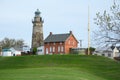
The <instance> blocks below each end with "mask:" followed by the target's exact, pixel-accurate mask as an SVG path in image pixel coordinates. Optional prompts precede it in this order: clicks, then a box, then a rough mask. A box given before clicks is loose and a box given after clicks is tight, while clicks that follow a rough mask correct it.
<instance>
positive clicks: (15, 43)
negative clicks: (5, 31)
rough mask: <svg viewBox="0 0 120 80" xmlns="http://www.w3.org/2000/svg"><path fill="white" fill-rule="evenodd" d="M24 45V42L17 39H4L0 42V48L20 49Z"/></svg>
mask: <svg viewBox="0 0 120 80" xmlns="http://www.w3.org/2000/svg"><path fill="white" fill-rule="evenodd" d="M23 45H24V40H22V39H19V40H15V39H9V38H4V39H3V40H1V41H0V46H2V48H11V47H21V46H23Z"/></svg>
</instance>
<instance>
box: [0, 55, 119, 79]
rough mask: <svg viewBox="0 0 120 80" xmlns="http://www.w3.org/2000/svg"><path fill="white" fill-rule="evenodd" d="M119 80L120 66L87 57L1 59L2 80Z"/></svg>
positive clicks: (116, 63) (0, 76)
mask: <svg viewBox="0 0 120 80" xmlns="http://www.w3.org/2000/svg"><path fill="white" fill-rule="evenodd" d="M53 79H54V80H119V79H120V63H119V62H117V61H114V60H111V59H108V58H105V57H100V56H86V55H41V56H18V57H0V80H53Z"/></svg>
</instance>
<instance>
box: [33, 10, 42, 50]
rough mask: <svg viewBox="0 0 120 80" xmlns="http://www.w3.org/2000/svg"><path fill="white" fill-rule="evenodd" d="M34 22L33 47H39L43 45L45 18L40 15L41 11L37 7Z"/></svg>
mask: <svg viewBox="0 0 120 80" xmlns="http://www.w3.org/2000/svg"><path fill="white" fill-rule="evenodd" d="M32 23H33V32H32V46H31V47H32V49H33V48H37V47H40V46H42V45H43V43H44V42H43V20H42V17H41V16H40V11H39V9H37V11H36V12H35V17H34V20H32Z"/></svg>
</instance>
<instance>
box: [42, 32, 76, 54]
mask: <svg viewBox="0 0 120 80" xmlns="http://www.w3.org/2000/svg"><path fill="white" fill-rule="evenodd" d="M77 47H78V41H77V39H76V38H75V36H74V35H73V33H72V31H70V32H69V33H66V34H52V32H50V34H49V35H48V37H47V38H46V39H45V40H44V52H45V54H59V53H63V54H64V53H65V54H68V53H70V49H71V48H77Z"/></svg>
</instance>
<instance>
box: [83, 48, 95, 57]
mask: <svg viewBox="0 0 120 80" xmlns="http://www.w3.org/2000/svg"><path fill="white" fill-rule="evenodd" d="M89 49H90V55H92V54H93V52H94V51H95V48H94V47H90V48H89ZM85 54H86V55H88V48H86V50H85Z"/></svg>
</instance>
